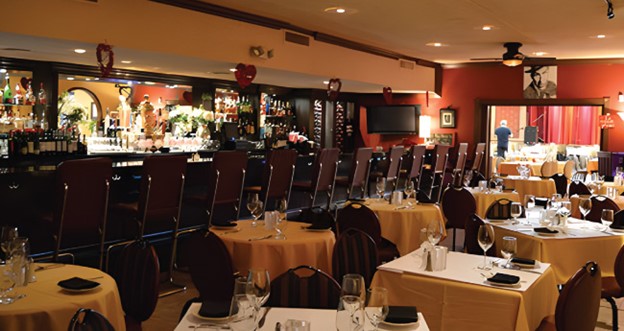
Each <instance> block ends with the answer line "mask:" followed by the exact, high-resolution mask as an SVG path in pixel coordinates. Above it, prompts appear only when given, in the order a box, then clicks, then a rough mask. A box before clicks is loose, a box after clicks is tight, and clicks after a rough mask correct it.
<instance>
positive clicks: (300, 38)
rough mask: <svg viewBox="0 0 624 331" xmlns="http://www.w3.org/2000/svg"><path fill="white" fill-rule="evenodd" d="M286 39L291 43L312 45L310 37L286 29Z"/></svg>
mask: <svg viewBox="0 0 624 331" xmlns="http://www.w3.org/2000/svg"><path fill="white" fill-rule="evenodd" d="M284 40H285V41H287V42H290V43H294V44H299V45H303V46H310V38H309V37H307V36H304V35H300V34H296V33H292V32H288V31H285V32H284Z"/></svg>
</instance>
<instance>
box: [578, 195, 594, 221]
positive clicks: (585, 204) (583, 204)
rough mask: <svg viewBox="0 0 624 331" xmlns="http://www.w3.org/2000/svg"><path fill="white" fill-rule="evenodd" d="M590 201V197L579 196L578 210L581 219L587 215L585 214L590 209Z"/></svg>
mask: <svg viewBox="0 0 624 331" xmlns="http://www.w3.org/2000/svg"><path fill="white" fill-rule="evenodd" d="M591 208H592V202H591V199H590V198H581V199H580V200H579V211H580V212H581V214H582V215H583V219H585V218H586V217H587V214H589V212H590V211H591Z"/></svg>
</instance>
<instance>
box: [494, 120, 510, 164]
mask: <svg viewBox="0 0 624 331" xmlns="http://www.w3.org/2000/svg"><path fill="white" fill-rule="evenodd" d="M494 134H495V135H496V137H497V138H498V143H497V145H496V156H499V157H502V158H505V154H506V153H507V149H508V148H509V138H512V137H513V133H512V132H511V130H510V129H509V128H508V127H507V120H502V121H500V127H498V128H497V129H496V130H494Z"/></svg>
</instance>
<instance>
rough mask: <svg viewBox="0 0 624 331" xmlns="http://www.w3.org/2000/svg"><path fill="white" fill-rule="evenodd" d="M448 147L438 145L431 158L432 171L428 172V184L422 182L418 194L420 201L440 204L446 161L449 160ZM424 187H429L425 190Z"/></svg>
mask: <svg viewBox="0 0 624 331" xmlns="http://www.w3.org/2000/svg"><path fill="white" fill-rule="evenodd" d="M449 148H450V146H448V145H436V146H435V148H434V150H433V154H432V157H431V171H429V172H428V178H427V183H426V184H424V181H423V182H421V184H420V185H421V186H420V190H419V192H418V201H421V200H422V201H424V202H438V201H440V196H441V195H442V190H443V188H442V185H443V182H444V173H445V171H446V161H447V160H448V150H449ZM423 185H429V187H426V188H423Z"/></svg>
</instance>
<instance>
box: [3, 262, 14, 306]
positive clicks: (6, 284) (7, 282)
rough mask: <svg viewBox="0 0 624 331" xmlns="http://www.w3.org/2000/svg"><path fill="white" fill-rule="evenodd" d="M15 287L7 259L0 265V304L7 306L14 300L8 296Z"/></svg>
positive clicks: (11, 266)
mask: <svg viewBox="0 0 624 331" xmlns="http://www.w3.org/2000/svg"><path fill="white" fill-rule="evenodd" d="M14 286H15V272H14V271H13V265H12V263H11V261H10V260H9V259H7V260H6V261H5V262H4V263H3V264H0V304H2V305H8V304H11V303H13V301H15V299H14V298H13V297H10V296H9V293H11V291H13V287H14Z"/></svg>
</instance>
